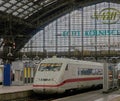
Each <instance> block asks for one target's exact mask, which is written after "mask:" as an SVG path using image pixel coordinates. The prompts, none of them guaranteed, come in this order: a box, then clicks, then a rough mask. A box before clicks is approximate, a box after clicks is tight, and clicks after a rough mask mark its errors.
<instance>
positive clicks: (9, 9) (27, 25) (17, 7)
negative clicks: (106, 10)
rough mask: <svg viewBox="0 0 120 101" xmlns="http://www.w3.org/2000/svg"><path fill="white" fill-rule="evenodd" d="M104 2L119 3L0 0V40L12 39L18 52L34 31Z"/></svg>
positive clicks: (63, 0)
mask: <svg viewBox="0 0 120 101" xmlns="http://www.w3.org/2000/svg"><path fill="white" fill-rule="evenodd" d="M105 1H106V2H109V1H110V2H116V3H120V1H119V0H1V1H0V38H6V37H8V38H9V37H11V38H13V39H14V41H15V43H16V49H15V51H18V50H19V49H21V48H22V47H23V46H24V44H25V43H26V42H28V40H29V39H30V38H31V37H32V36H33V35H34V34H35V31H37V30H36V29H38V28H43V27H44V26H45V25H47V24H48V23H50V22H51V21H53V20H54V19H57V18H58V17H60V16H62V15H64V14H66V13H68V12H70V11H72V10H74V9H76V8H78V7H84V6H89V5H92V4H96V3H100V2H105Z"/></svg>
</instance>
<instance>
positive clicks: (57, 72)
mask: <svg viewBox="0 0 120 101" xmlns="http://www.w3.org/2000/svg"><path fill="white" fill-rule="evenodd" d="M102 84H103V64H102V63H97V62H90V61H80V60H73V59H67V58H57V57H54V58H48V59H45V60H43V61H41V63H40V64H39V66H38V68H37V71H36V74H35V77H34V82H33V91H34V92H36V93H42V94H53V93H63V92H65V91H71V90H78V89H81V88H86V87H93V86H94V87H95V86H102Z"/></svg>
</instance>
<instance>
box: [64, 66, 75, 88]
mask: <svg viewBox="0 0 120 101" xmlns="http://www.w3.org/2000/svg"><path fill="white" fill-rule="evenodd" d="M75 78H76V70H75V68H74V66H73V65H71V64H67V65H66V68H65V72H64V76H63V81H64V82H65V84H64V87H65V88H66V89H67V88H68V89H69V88H70V89H71V88H75V85H76V82H75Z"/></svg>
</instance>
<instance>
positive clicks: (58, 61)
mask: <svg viewBox="0 0 120 101" xmlns="http://www.w3.org/2000/svg"><path fill="white" fill-rule="evenodd" d="M43 62H46V63H53V62H56V63H73V64H79V63H80V64H90V65H92V64H94V65H95V64H96V65H103V64H102V63H99V62H92V61H84V60H75V59H70V58H58V57H53V58H47V59H44V60H42V61H41V63H43Z"/></svg>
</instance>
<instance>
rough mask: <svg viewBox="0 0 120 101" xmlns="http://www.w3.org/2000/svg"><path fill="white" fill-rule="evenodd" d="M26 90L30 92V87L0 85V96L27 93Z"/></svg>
mask: <svg viewBox="0 0 120 101" xmlns="http://www.w3.org/2000/svg"><path fill="white" fill-rule="evenodd" d="M28 90H32V85H23V86H2V85H0V94H4V93H13V92H20V91H28Z"/></svg>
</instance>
